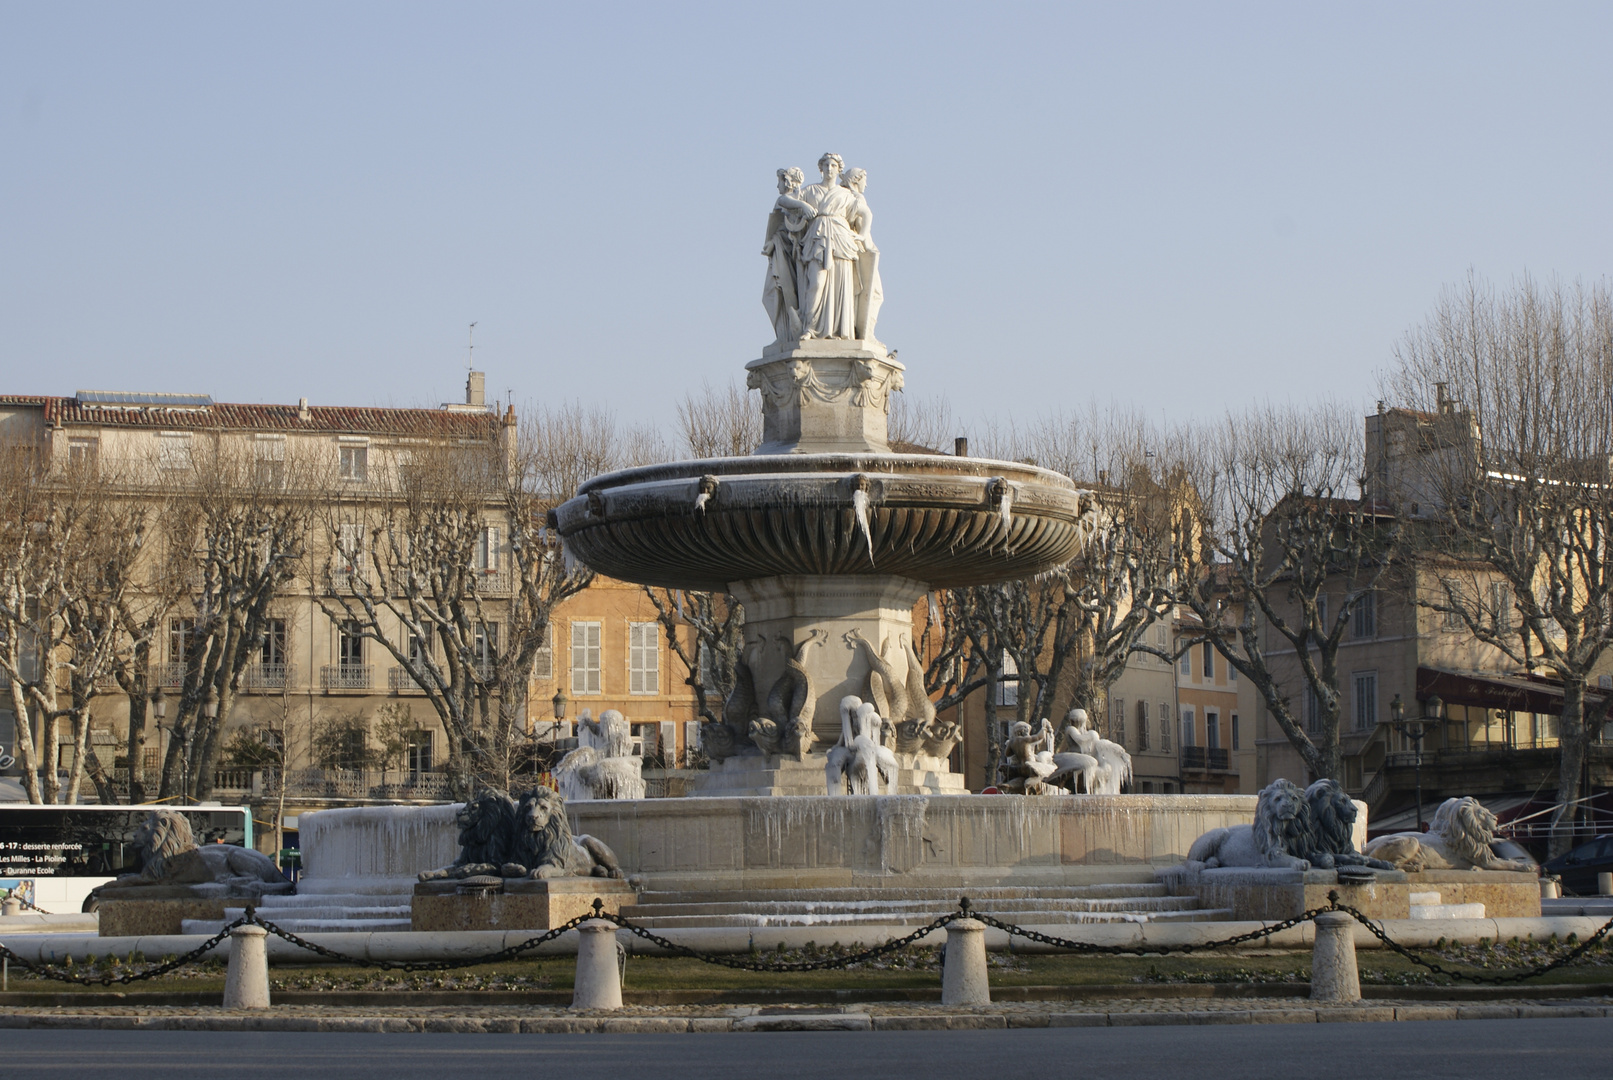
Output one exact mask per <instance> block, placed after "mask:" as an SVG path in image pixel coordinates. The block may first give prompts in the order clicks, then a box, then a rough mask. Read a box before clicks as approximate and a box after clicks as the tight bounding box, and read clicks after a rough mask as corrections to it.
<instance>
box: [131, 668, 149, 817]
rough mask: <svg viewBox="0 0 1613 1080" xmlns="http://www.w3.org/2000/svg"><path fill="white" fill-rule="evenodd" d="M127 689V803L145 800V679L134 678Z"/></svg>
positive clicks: (134, 803)
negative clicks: (129, 689) (130, 688)
mask: <svg viewBox="0 0 1613 1080" xmlns="http://www.w3.org/2000/svg"><path fill="white" fill-rule="evenodd" d="M133 685H134V689H133V690H131V691H129V693H128V695H127V696H128V698H129V743H128V755H129V758H128V760H129V803H130V805H138V804H139V803H143V802H145V801H146V768H145V761H146V680H145V679H144V678H136V679H135V680H134V682H133Z"/></svg>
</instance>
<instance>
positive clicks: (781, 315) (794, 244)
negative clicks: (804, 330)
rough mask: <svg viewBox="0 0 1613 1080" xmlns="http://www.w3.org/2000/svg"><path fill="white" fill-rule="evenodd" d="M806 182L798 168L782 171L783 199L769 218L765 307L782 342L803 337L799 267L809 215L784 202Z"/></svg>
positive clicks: (764, 247)
mask: <svg viewBox="0 0 1613 1080" xmlns="http://www.w3.org/2000/svg"><path fill="white" fill-rule="evenodd" d="M805 182H806V176H805V174H803V173H802V172H801V170H800V169H797V168H793V167H792V168H789V169H780V170H779V171H778V193H779V200H778V201H777V202H775V203H774V204H773V212H772V213H771V214H769V215H768V218H767V239H766V240H764V241H763V242H762V255H763V256H765V257H766V259H767V276H766V277H765V278H763V279H762V307H764V308H766V309H767V318H768V321H769V322H771V323H772V324H773V332H774V333H775V334H776V335H777V336H778V340H779V341H780V342H784V341H794V340H796V339H797V338H799V337H800V336H801V305H800V300H799V295H800V289H799V286H798V285H797V279H798V278H799V276H800V274H799V271H798V268H797V266H796V263H797V260H798V257H799V255H800V253H801V237H802V235H803V234H804V233H805V232H806V227H807V217H806V215H805V214H803V213H800V212H799V211H796V210H793V209H791V208H789V207H787V206H784V205H783V202H784V196H789V197H790V198H791V199H794V198H795V196H796V193H797V192H798V191H800V190H801V185H802V184H803V183H805Z"/></svg>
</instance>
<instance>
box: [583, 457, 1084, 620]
mask: <svg viewBox="0 0 1613 1080" xmlns="http://www.w3.org/2000/svg"><path fill="white" fill-rule="evenodd" d="M702 494H704V495H705V498H704V499H702V498H701V495H702ZM1083 510H1084V507H1083V505H1082V494H1081V493H1080V492H1078V491H1077V490H1076V488H1075V486H1074V485H1073V484H1072V483H1071V482H1070V480H1069V479H1068V478H1067V477H1064V476H1060V475H1059V474H1057V473H1054V472H1049V471H1047V470H1046V469H1038V468H1035V467H1033V466H1028V465H1020V464H1016V463H1012V462H1004V461H989V460H983V459H976V458H958V457H950V456H944V455H910V454H866V455H856V454H796V455H788V456H779V457H765V456H754V457H738V458H707V459H703V460H696V461H680V462H673V463H670V464H666V465H652V466H648V467H645V468H640V469H628V470H624V471H622V472H616V473H609V474H607V475H604V476H598V477H595V478H594V479H592V480H589V481H588V482H587V483H586V484H584V485H583V486H582V488H581V489H580V491H579V493H578V495H577V497H576V498H574V499H571V500H569V501H568V502H566V503H565V504H564V505H562V506H561V507H560V508H559V510H558V512H557V515H556V516H557V519H558V524H559V529H560V534H561V536H562V537H563V538H564V539H565V542H566V545H567V547H568V548H569V550H570V551H571V553H572V554H573V555H574V556H575V557H577V558H579V559H581V560H582V561H583V562H585V563H587V564H588V565H589V566H591V567H593V568H594V569H595V570H598V571H600V572H601V573H604V574H609V575H610V576H611V577H614V578H619V579H621V580H624V581H633V582H639V583H642V584H645V585H657V586H662V587H666V588H679V589H699V590H713V591H720V590H724V589H726V588H727V587H728V585H729V584H730V583H731V582H736V581H748V580H752V579H755V578H767V577H775V576H779V575H791V574H809V575H842V574H883V575H897V576H901V577H906V578H911V579H913V580H915V581H922V582H926V583H928V584H930V585H932V586H936V587H943V588H945V587H957V586H965V585H983V584H989V583H991V582H995V581H1005V580H1009V579H1012V578H1017V577H1024V576H1026V575H1029V574H1035V573H1039V572H1042V571H1045V570H1048V569H1051V568H1052V567H1054V566H1058V565H1061V564H1063V563H1065V562H1068V561H1069V560H1070V559H1071V558H1072V557H1073V556H1074V555H1075V552H1076V549H1077V547H1078V545H1079V542H1080V535H1081V529H1080V525H1079V523H1078V521H1079V518H1080V516H1081V514H1082V513H1083ZM863 522H866V528H865V526H864V524H863Z"/></svg>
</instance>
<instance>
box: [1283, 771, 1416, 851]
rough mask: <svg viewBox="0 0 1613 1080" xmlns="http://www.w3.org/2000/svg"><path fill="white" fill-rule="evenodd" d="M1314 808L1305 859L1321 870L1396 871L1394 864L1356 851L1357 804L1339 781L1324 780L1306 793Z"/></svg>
mask: <svg viewBox="0 0 1613 1080" xmlns="http://www.w3.org/2000/svg"><path fill="white" fill-rule="evenodd" d="M1305 801H1306V803H1307V804H1308V805H1309V807H1310V825H1311V839H1310V843H1309V844H1308V845H1307V848H1306V852H1305V858H1306V859H1307V860H1308V861H1309V862H1310V864H1311V866H1312V867H1313V868H1314V869H1317V870H1336V869H1338V868H1339V867H1341V866H1369V867H1371V868H1372V869H1374V870H1393V869H1394V868H1395V867H1394V864H1392V863H1389V862H1385V861H1384V860H1383V859H1375V858H1372V857H1370V856H1367V855H1363V854H1361V853H1360V852H1359V851H1357V850H1356V849H1355V836H1354V833H1355V818H1356V813H1357V811H1356V808H1355V801H1354V800H1352V799H1351V798H1350V796H1349V794H1348V793H1347V792H1346V791H1345V790H1344V787H1343V785H1341V784H1340V783H1339V782H1338V781H1337V780H1330V779H1325V778H1324V779H1321V780H1318V781H1316V783H1314V784H1312V785H1311V786H1310V787H1308V788H1306V789H1305Z"/></svg>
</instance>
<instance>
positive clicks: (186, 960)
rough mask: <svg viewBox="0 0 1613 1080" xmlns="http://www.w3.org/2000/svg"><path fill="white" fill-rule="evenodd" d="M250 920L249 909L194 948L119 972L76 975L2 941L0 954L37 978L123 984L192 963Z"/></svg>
mask: <svg viewBox="0 0 1613 1080" xmlns="http://www.w3.org/2000/svg"><path fill="white" fill-rule="evenodd" d="M250 921H252V913H251V911H250V909H249V910H248V912H247V914H245V915H243V916H241V917H240V918H239V919H236V920H235V921H234V922H232V923H230V924H229V925H228V926H226V927H224V929H222V930H220V931H219V932H218V933H216V934H214V935H213V936H212V937H210V938H208V939H207V940H206V941H204V942H202V944H200V945H198V946H196V948H194V949H192V950H191V951H190V952H188V953H186V954H184V955H183V956H176V957H174V958H173V959H172V960H166V961H164V962H163V963H160V964H154V965H153V966H151V967H148V968H146V969H144V970H142V971H128V972H124V973H123V974H122V975H113V974H112V973H110V972H108V973H106V974H104V975H80V974H78V972H76V971H71V970H69V969H67V968H64V967H57V966H56V965H54V964H36V963H33V962H32V961H30V960H25V959H23V958H22V957H20V956H18V955H17V954H16V953H14V952H12V951H11V950H10V949H9V948H7V947H6V946H5V945H4V944H0V956H4V957H5V959H6V960H7V961H12V962H15V963H18V964H21V965H22V966H23V967H24V968H26V969H28V970H29V971H30V972H32V973H33V974H35V975H38V976H39V977H40V978H43V979H54V980H56V981H57V982H64V983H77V984H78V985H80V986H111V985H112V984H113V983H125V984H126V983H133V982H142V981H144V980H146V979H155V978H156V977H157V976H159V975H166V974H168V973H169V972H170V971H173V970H175V969H177V968H182V967H184V966H185V965H186V964H192V963H195V962H196V961H197V960H200V959H201V958H202V957H203V956H205V955H206V954H207V953H209V952H211V951H212V950H213V949H215V948H217V947H218V946H219V944H220V943H221V942H223V940H224V939H225V938H227V937H229V936H230V931H231V930H234V929H235V928H236V927H238V926H244V925H245V924H246V923H248V922H250Z"/></svg>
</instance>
